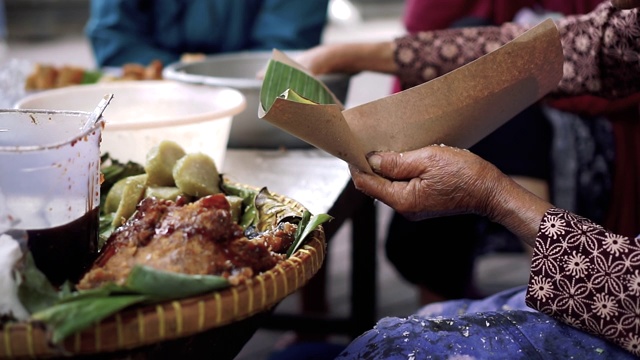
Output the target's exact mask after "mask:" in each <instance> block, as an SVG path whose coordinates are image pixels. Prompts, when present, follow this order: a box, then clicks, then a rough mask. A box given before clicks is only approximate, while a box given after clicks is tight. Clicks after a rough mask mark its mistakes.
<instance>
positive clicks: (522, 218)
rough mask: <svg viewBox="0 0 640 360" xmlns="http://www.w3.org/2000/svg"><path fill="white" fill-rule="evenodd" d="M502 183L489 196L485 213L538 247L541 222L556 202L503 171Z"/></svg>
mask: <svg viewBox="0 0 640 360" xmlns="http://www.w3.org/2000/svg"><path fill="white" fill-rule="evenodd" d="M501 175H502V178H501V179H500V180H499V181H500V183H501V184H502V185H500V186H496V187H494V188H495V189H499V190H498V191H494V193H493V194H492V195H491V196H489V200H488V201H487V205H486V210H485V215H486V216H487V217H488V218H489V219H490V220H491V221H493V222H496V223H499V224H501V225H503V226H504V227H506V228H507V229H508V230H509V231H511V232H512V233H514V234H515V235H516V236H518V238H520V239H521V240H523V241H524V242H526V243H527V244H528V245H530V246H532V247H533V246H534V244H535V239H536V235H537V234H538V230H539V228H540V221H541V220H542V218H543V217H544V214H545V213H546V212H547V210H549V209H550V208H551V207H552V205H551V204H550V203H548V202H547V201H545V200H543V199H541V198H539V197H537V196H536V195H534V194H533V193H531V192H529V191H528V190H526V189H525V188H523V187H522V186H520V185H519V184H518V183H516V182H515V181H513V180H512V179H511V178H509V177H508V176H506V175H504V174H501Z"/></svg>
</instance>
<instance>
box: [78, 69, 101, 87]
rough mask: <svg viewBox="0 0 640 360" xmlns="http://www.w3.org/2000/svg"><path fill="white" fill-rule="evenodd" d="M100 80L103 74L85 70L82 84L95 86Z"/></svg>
mask: <svg viewBox="0 0 640 360" xmlns="http://www.w3.org/2000/svg"><path fill="white" fill-rule="evenodd" d="M100 78H102V72H100V71H88V70H85V71H84V74H82V81H81V84H95V83H97V82H98V81H99V80H100Z"/></svg>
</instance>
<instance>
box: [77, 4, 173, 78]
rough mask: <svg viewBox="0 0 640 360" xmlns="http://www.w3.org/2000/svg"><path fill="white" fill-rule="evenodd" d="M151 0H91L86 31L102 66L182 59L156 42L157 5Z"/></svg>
mask: <svg viewBox="0 0 640 360" xmlns="http://www.w3.org/2000/svg"><path fill="white" fill-rule="evenodd" d="M149 3H150V2H145V1H137V0H136V1H134V0H91V4H90V6H91V7H90V16H89V21H88V23H87V26H86V29H85V32H86V35H87V37H88V39H89V41H90V43H91V46H92V48H93V53H94V56H95V59H96V62H97V65H98V66H99V67H102V66H122V65H124V64H126V63H139V64H143V65H147V64H149V63H151V61H153V60H156V59H157V60H160V61H162V63H163V64H169V63H171V62H173V61H176V60H178V59H179V57H180V54H174V53H172V52H170V51H166V50H163V49H161V48H159V47H156V46H154V45H153V44H154V40H153V34H151V32H152V30H153V25H152V21H153V17H154V13H153V9H152V6H151V5H149Z"/></svg>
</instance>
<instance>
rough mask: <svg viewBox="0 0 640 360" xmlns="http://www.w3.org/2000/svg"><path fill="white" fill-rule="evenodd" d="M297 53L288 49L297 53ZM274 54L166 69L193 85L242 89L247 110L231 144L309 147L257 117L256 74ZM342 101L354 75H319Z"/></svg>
mask: <svg viewBox="0 0 640 360" xmlns="http://www.w3.org/2000/svg"><path fill="white" fill-rule="evenodd" d="M295 54H296V52H295V51H293V52H287V55H289V56H295ZM271 55H272V53H271V52H270V51H267V52H264V51H260V52H240V53H227V54H220V55H212V56H208V57H207V58H205V59H204V60H202V61H197V62H179V63H175V64H170V65H168V66H167V67H165V68H164V71H163V74H162V75H163V77H164V78H165V79H170V80H177V81H182V82H185V83H191V84H205V85H211V86H227V87H231V88H234V89H237V90H239V91H241V92H242V94H243V95H244V96H245V98H246V100H247V107H246V110H245V111H244V112H242V113H240V114H238V115H237V116H236V117H235V118H234V121H233V124H232V126H231V133H230V135H229V147H234V148H280V147H287V148H306V147H310V146H311V145H309V144H307V143H306V142H304V141H302V140H300V139H298V138H297V137H295V136H293V135H290V134H289V133H287V132H285V131H283V130H281V129H279V128H277V127H275V126H273V125H271V124H269V123H268V122H267V121H264V120H261V119H260V118H258V106H260V88H261V87H262V80H261V79H258V78H257V77H256V75H257V74H258V72H259V71H261V70H263V69H265V68H266V66H267V64H268V63H269V60H270V59H271ZM318 79H320V80H321V81H322V82H323V83H324V84H325V85H327V87H328V88H329V89H330V90H331V91H332V92H333V93H334V95H335V96H336V97H337V98H338V100H340V101H341V102H342V103H343V104H344V103H345V101H346V98H347V92H348V90H349V82H350V80H351V76H350V75H348V74H328V75H322V76H320V77H318Z"/></svg>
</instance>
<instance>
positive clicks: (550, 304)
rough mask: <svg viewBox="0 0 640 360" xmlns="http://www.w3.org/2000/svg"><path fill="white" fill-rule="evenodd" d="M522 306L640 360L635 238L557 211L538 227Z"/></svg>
mask: <svg viewBox="0 0 640 360" xmlns="http://www.w3.org/2000/svg"><path fill="white" fill-rule="evenodd" d="M525 300H526V303H527V306H529V307H531V308H533V309H536V310H538V311H540V312H543V313H546V314H548V315H551V316H553V317H555V318H557V319H559V320H560V321H563V322H565V323H567V324H569V325H571V326H574V327H576V328H579V329H582V330H585V331H587V332H590V333H593V334H596V335H599V336H602V337H604V338H606V339H608V340H610V341H612V342H614V343H617V344H618V345H620V346H622V347H623V348H625V349H627V350H628V351H630V352H632V353H633V354H635V355H640V237H636V238H635V239H630V238H627V237H624V236H620V235H615V234H612V233H610V232H608V231H606V230H605V229H604V228H602V227H601V226H599V225H596V224H594V223H593V222H591V221H589V220H587V219H585V218H583V217H580V216H578V215H574V214H572V213H570V212H568V211H565V210H561V209H550V210H548V211H547V213H546V214H545V216H544V218H543V219H542V222H541V224H540V231H539V233H538V238H537V239H536V245H535V250H534V255H533V259H532V265H531V275H530V278H529V286H528V289H527V295H526V299H525Z"/></svg>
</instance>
